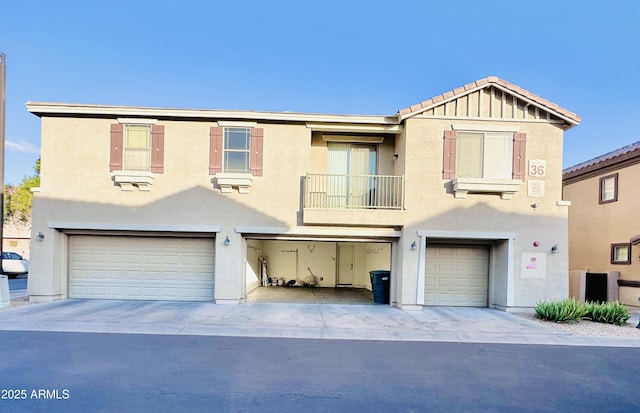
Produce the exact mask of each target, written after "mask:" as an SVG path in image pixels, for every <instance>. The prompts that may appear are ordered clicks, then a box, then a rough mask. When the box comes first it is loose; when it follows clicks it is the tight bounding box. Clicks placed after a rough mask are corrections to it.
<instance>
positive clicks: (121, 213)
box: [29, 116, 568, 308]
mask: <svg viewBox="0 0 640 413" xmlns="http://www.w3.org/2000/svg"><path fill="white" fill-rule="evenodd" d="M454 122H455V123H457V124H462V123H465V122H467V123H468V124H469V125H472V127H473V126H474V125H475V126H477V125H482V126H483V127H486V128H489V129H490V128H491V127H495V126H500V127H504V126H505V125H515V126H517V127H518V131H519V132H524V133H526V134H527V158H528V159H543V160H546V161H547V172H546V177H544V178H539V179H542V180H544V181H545V184H546V188H545V195H544V197H542V198H533V197H529V196H528V194H527V186H526V181H527V180H528V179H529V177H527V178H526V179H525V182H524V183H523V184H522V186H521V187H520V190H519V192H517V193H516V194H515V196H514V197H513V199H511V200H504V199H501V198H500V197H499V196H497V195H494V194H469V195H468V196H467V198H466V199H458V198H455V197H454V196H453V193H452V192H451V189H450V182H449V181H447V180H443V179H442V138H443V131H444V130H447V129H450V128H451V124H452V123H454ZM112 123H115V119H92V118H77V119H71V118H64V117H43V118H42V136H43V139H42V145H41V148H42V149H41V150H42V158H41V159H42V161H41V162H42V165H41V168H42V169H41V171H42V172H41V176H42V183H41V191H40V192H39V193H37V194H36V199H35V205H36V207H35V208H34V217H33V231H34V233H37V232H39V231H40V232H43V234H45V240H44V241H43V242H38V243H37V245H32V250H31V251H32V257H34V258H33V259H32V266H31V270H32V276H30V284H29V289H30V295H32V297H41V298H42V299H45V298H46V297H50V298H64V297H65V296H66V272H67V268H66V256H67V253H68V251H66V244H67V241H66V237H67V235H65V233H63V232H61V231H58V230H56V229H54V228H52V226H55V225H53V224H52V223H74V225H80V226H82V225H85V226H86V227H87V228H92V227H93V226H96V224H100V225H104V224H122V225H123V226H124V227H126V226H127V225H134V224H135V225H136V228H138V229H136V231H141V230H140V229H139V228H140V227H144V228H146V229H145V231H153V228H160V227H163V226H218V227H219V228H220V230H219V232H218V233H217V234H216V235H215V239H216V267H215V277H216V279H215V294H216V297H215V298H216V301H218V302H238V301H241V300H242V299H243V298H244V294H245V291H246V288H247V280H246V277H245V273H246V262H247V260H249V261H250V262H252V263H254V262H255V258H256V257H255V255H256V254H255V251H252V250H251V249H248V245H253V246H254V247H256V245H255V244H248V241H247V240H245V238H244V237H243V235H242V234H240V233H238V232H237V231H236V227H237V226H244V227H253V228H283V229H295V230H297V231H299V232H303V233H304V232H305V231H309V233H313V231H315V230H316V229H317V228H318V227H321V228H322V229H325V230H326V229H329V230H330V231H331V233H332V236H331V237H330V238H331V239H332V240H331V242H329V241H328V240H323V239H322V236H317V238H318V239H317V240H312V241H309V239H311V238H313V236H308V237H306V238H307V240H305V241H300V246H299V250H301V251H305V250H308V245H317V248H320V249H323V248H326V249H327V251H325V255H326V257H329V258H331V257H335V242H337V241H336V240H335V239H334V238H336V237H340V236H341V234H343V233H345V234H346V233H348V231H353V230H356V231H358V230H363V231H366V230H367V229H377V228H379V227H389V226H390V225H391V226H392V228H391V229H395V230H398V231H401V233H402V235H401V238H400V239H399V240H397V241H394V242H393V243H392V244H390V243H391V242H392V241H391V240H389V239H388V238H383V237H381V239H380V241H384V242H386V244H384V245H385V246H386V247H385V248H386V249H385V254H383V255H384V257H383V255H379V256H378V258H380V259H379V260H378V258H375V259H374V258H373V257H365V259H362V254H360V253H358V252H356V257H359V258H358V259H357V260H356V265H357V266H358V268H359V270H358V271H357V273H356V274H357V275H356V276H357V283H358V284H362V285H363V286H367V285H368V284H369V282H368V278H367V277H368V271H370V270H371V269H391V270H392V277H393V285H394V286H395V287H394V288H392V291H395V294H394V296H393V297H392V301H393V302H395V303H397V304H399V305H406V306H411V305H414V304H416V303H417V301H418V299H417V294H418V290H419V289H418V281H419V277H420V274H419V272H420V261H421V259H423V258H422V257H423V255H421V254H420V251H416V250H412V249H411V243H412V242H414V241H415V242H416V243H417V244H418V245H426V243H428V242H429V240H428V239H427V240H425V239H421V236H419V235H418V233H419V232H420V231H432V232H433V231H439V232H441V233H442V234H445V237H449V238H451V239H452V240H453V241H456V242H460V241H464V240H463V238H465V237H466V236H467V235H468V234H469V233H473V234H475V236H476V237H477V235H478V234H480V236H482V234H485V236H486V239H487V240H488V241H487V242H489V243H490V244H491V245H492V246H493V249H492V251H493V252H492V263H491V268H492V276H491V280H490V282H491V293H490V299H491V303H490V304H491V305H492V306H496V307H499V308H506V307H511V308H517V307H532V306H534V305H535V303H536V301H538V300H542V299H552V298H563V297H566V296H567V293H568V278H567V262H568V261H567V260H568V243H567V229H566V219H567V208H566V207H564V206H557V205H556V202H557V201H559V200H561V199H562V198H561V173H562V171H561V159H562V136H563V132H562V129H561V128H560V127H559V126H556V125H553V124H549V123H547V122H544V121H530V122H507V121H500V122H498V121H495V122H493V121H492V122H487V121H486V120H467V121H465V120H463V119H456V120H455V121H454V120H452V119H435V118H427V117H420V116H418V117H416V118H411V119H408V120H407V121H406V123H405V125H404V130H403V131H402V132H401V133H400V134H398V135H396V136H395V138H391V135H388V134H387V135H385V141H384V143H383V144H382V145H381V146H380V150H379V161H378V163H379V166H380V169H379V172H380V174H393V175H404V176H405V185H406V186H405V210H404V211H399V212H398V211H394V214H393V217H392V218H390V219H389V220H390V221H387V220H384V219H382V218H376V216H375V214H368V215H367V218H365V219H363V218H362V215H354V216H353V217H351V216H348V215H343V217H346V218H345V219H347V220H346V221H345V222H340V223H338V224H339V225H334V224H336V223H335V222H327V223H326V224H324V225H322V224H321V223H320V224H315V225H303V211H302V209H303V208H302V206H303V202H302V196H303V190H302V178H303V177H304V176H305V174H306V173H307V172H315V173H322V172H325V171H326V164H327V161H326V143H325V142H323V141H322V139H321V138H320V134H319V133H312V132H311V130H310V129H309V128H307V127H306V125H304V124H301V123H288V124H276V123H260V122H258V127H261V128H263V129H264V153H263V159H264V174H263V176H258V177H253V182H252V187H251V189H250V192H249V193H248V194H242V193H239V192H238V191H237V190H235V189H234V190H233V191H232V192H231V193H221V192H220V190H219V189H218V188H217V187H216V186H215V185H214V184H213V183H212V176H210V175H209V174H208V161H209V158H208V157H209V151H208V149H209V128H210V127H211V126H213V125H214V123H212V122H204V121H192V120H161V121H160V122H158V123H160V124H162V125H164V126H165V156H164V173H163V174H154V181H153V185H152V187H151V191H149V192H143V191H138V190H137V189H135V190H134V191H131V192H125V191H122V190H121V188H120V187H118V186H115V185H114V184H113V181H112V174H111V173H110V172H109V141H110V136H109V128H110V125H111V124H112ZM394 153H397V154H398V158H397V159H394V157H393V154H394ZM78 154H82V156H78ZM533 203H538V204H540V206H539V208H537V209H535V210H534V209H533V208H531V204H533ZM389 222H391V224H390V223H389ZM100 225H98V226H100ZM349 233H350V234H351V235H352V234H353V232H349ZM496 233H499V234H512V239H510V240H507V239H506V238H504V237H497V238H496V236H495V234H496ZM447 234H448V235H447ZM465 234H467V235H465ZM211 236H213V235H211ZM345 236H346V235H345ZM226 237H228V238H229V240H230V242H229V245H224V244H223V242H224V239H225V238H226ZM248 237H249V238H250V236H248ZM367 238H368V241H367V242H369V241H371V239H370V238H371V236H368V237H367ZM534 242H538V243H539V246H538V247H534V246H533V243H534ZM374 244H376V243H374ZM554 244H557V245H558V247H559V251H560V252H559V253H558V254H554V255H551V254H550V249H551V246H552V245H554ZM290 245H291V244H287V246H286V247H285V246H278V244H277V243H276V242H275V241H264V242H262V243H261V246H260V248H261V250H262V254H267V255H270V256H274V255H278V254H281V252H278V251H282V250H283V249H292V247H291V246H290ZM367 245H368V244H366V243H362V244H356V251H360V250H361V249H363V248H364V249H365V250H366V249H367V248H368V246H367ZM390 245H393V246H392V247H389V246H390ZM387 247H388V248H387ZM256 248H258V247H256ZM269 249H272V251H270V250H269ZM293 249H295V248H293ZM317 251H320V250H317ZM387 251H388V252H387ZM523 253H542V254H545V255H546V267H545V269H544V271H543V274H542V277H537V278H531V277H528V278H527V277H525V276H523V274H522V271H521V264H522V263H521V257H522V254H523ZM305 254H306V252H305V253H304V254H303V256H301V257H299V259H300V262H301V263H305V262H306V263H310V262H311V261H309V260H310V259H312V257H311V256H307V255H308V254H306V255H305ZM332 254H333V255H332ZM386 254H389V255H388V256H387V255H386ZM315 259H316V258H313V260H315ZM313 260H312V261H313ZM287 262H288V261H287V260H284V259H282V260H274V259H271V258H270V269H271V271H276V272H283V273H286V276H291V275H292V274H293V275H294V276H295V272H293V273H292V272H291V269H290V268H288V267H287V265H288V264H287ZM385 262H386V263H387V266H389V267H390V268H380V267H381V266H382V265H383V263H385ZM252 265H253V264H252ZM274 265H275V266H276V268H274ZM313 265H314V266H315V265H316V263H315V261H313ZM277 266H282V268H277ZM252 268H253V267H252ZM360 269H361V270H360ZM299 271H300V272H299V274H300V276H302V275H303V273H305V274H306V266H305V265H303V264H301V265H300V270H299ZM313 271H314V273H316V269H315V268H313ZM318 272H320V273H324V274H326V276H327V283H330V282H329V280H331V279H332V278H331V277H333V281H332V282H331V284H332V286H333V285H335V262H326V263H322V264H321V265H320V268H319V269H318Z"/></svg>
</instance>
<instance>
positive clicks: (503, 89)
mask: <svg viewBox="0 0 640 413" xmlns="http://www.w3.org/2000/svg"><path fill="white" fill-rule="evenodd" d="M490 85H493V86H495V87H496V88H497V89H500V90H502V91H504V92H507V93H510V94H511V95H514V96H517V97H518V99H520V100H522V101H525V102H527V103H529V104H531V105H533V106H536V107H538V108H540V109H542V110H544V111H545V112H549V113H551V114H552V115H553V116H556V117H558V118H560V119H562V120H564V121H565V122H567V123H568V124H570V125H572V126H576V125H578V124H579V123H578V122H576V121H575V120H573V119H570V118H568V117H566V116H565V115H563V114H561V113H559V112H558V111H556V110H554V109H552V108H549V107H547V106H544V105H542V104H540V103H538V102H536V101H535V100H532V99H529V98H528V97H526V96H523V95H521V94H519V93H517V92H514V91H513V90H511V89H509V88H507V87H504V86H502V85H500V84H498V83H490Z"/></svg>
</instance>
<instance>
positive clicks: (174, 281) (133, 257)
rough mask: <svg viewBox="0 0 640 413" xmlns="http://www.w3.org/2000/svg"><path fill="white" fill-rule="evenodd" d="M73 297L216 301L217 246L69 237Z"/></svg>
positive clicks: (146, 238) (184, 240) (148, 239)
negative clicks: (215, 254)
mask: <svg viewBox="0 0 640 413" xmlns="http://www.w3.org/2000/svg"><path fill="white" fill-rule="evenodd" d="M68 268H69V275H68V285H69V290H68V291H69V297H70V298H102V299H130V300H176V301H213V288H214V240H213V239H211V238H187V237H180V238H178V237H155V236H107V235H70V236H69V261H68Z"/></svg>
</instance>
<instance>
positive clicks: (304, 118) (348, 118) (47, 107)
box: [26, 102, 397, 125]
mask: <svg viewBox="0 0 640 413" xmlns="http://www.w3.org/2000/svg"><path fill="white" fill-rule="evenodd" d="M26 106H27V110H28V111H29V112H31V113H33V114H34V115H37V116H42V115H46V114H51V115H64V114H68V115H85V116H87V115H95V116H114V117H127V116H143V117H150V118H160V117H169V118H200V119H201V118H212V119H222V118H224V119H255V120H267V121H291V122H318V123H321V122H331V123H353V124H382V125H394V124H397V117H396V116H395V115H392V116H380V115H330V114H315V113H295V112H257V111H232V110H206V109H163V108H150V107H130V106H98V105H96V106H94V105H73V104H60V103H41V102H27V104H26Z"/></svg>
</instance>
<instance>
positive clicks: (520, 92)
mask: <svg viewBox="0 0 640 413" xmlns="http://www.w3.org/2000/svg"><path fill="white" fill-rule="evenodd" d="M491 85H498V86H501V87H502V88H503V89H506V90H508V91H510V92H511V93H513V94H514V95H517V96H520V97H521V98H524V99H528V100H530V101H532V102H534V103H535V104H537V105H539V106H541V107H543V108H545V109H547V110H548V111H550V112H553V113H555V114H558V115H559V116H561V117H564V118H566V119H567V120H568V121H569V122H570V123H572V124H574V125H577V124H578V123H580V120H581V119H582V118H581V117H580V116H578V115H577V114H576V113H574V112H571V111H569V110H567V109H564V108H563V107H561V106H559V105H558V104H556V103H553V102H551V101H548V100H547V99H544V98H542V97H540V96H538V95H536V94H533V93H531V92H529V91H528V90H526V89H523V88H521V87H520V86H518V85H514V84H513V83H509V82H507V81H506V80H503V79H500V78H499V77H497V76H489V77H486V78H484V79H480V80H476V81H475V82H471V83H467V84H466V85H464V86H462V87H459V88H457V89H453V90H451V91H449V92H445V93H443V94H441V95H438V96H434V97H432V98H431V99H427V100H425V101H422V102H420V103H418V104H415V105H413V106H410V107H408V108H404V109H400V110H399V111H398V115H400V116H401V117H403V118H406V117H409V116H411V115H413V114H417V113H420V112H423V111H425V110H427V109H429V108H431V107H433V106H434V105H437V104H438V103H439V102H442V101H444V100H445V99H446V100H449V99H451V98H455V97H459V96H463V95H466V94H468V93H471V92H472V91H474V90H478V89H481V88H483V87H489V86H491Z"/></svg>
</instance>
